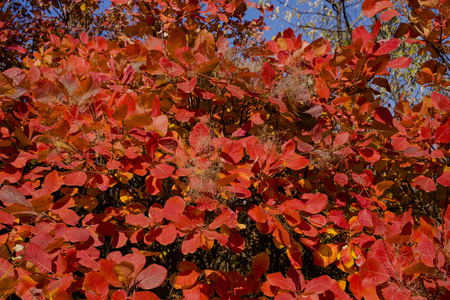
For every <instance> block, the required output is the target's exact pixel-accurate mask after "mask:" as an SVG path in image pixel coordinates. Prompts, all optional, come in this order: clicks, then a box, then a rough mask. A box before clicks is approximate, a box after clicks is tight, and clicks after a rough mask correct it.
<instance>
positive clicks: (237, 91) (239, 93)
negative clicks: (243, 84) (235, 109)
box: [225, 84, 244, 99]
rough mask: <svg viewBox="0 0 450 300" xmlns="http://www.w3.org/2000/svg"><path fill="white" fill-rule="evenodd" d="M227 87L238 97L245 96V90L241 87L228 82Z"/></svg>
mask: <svg viewBox="0 0 450 300" xmlns="http://www.w3.org/2000/svg"><path fill="white" fill-rule="evenodd" d="M225 88H226V89H227V90H228V91H229V92H230V93H231V95H233V96H235V97H237V98H238V99H242V98H244V91H243V90H241V88H239V87H237V86H235V85H232V84H227V86H226V87H225Z"/></svg>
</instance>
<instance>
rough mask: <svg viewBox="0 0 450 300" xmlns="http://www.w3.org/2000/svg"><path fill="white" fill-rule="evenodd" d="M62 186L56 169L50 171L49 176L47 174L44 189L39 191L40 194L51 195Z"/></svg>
mask: <svg viewBox="0 0 450 300" xmlns="http://www.w3.org/2000/svg"><path fill="white" fill-rule="evenodd" d="M60 187H61V181H60V180H59V175H58V171H56V170H54V171H52V172H51V173H49V174H48V175H47V176H45V179H44V186H43V187H42V190H41V191H40V193H39V196H43V195H50V194H52V193H54V192H56V191H57V190H59V189H60Z"/></svg>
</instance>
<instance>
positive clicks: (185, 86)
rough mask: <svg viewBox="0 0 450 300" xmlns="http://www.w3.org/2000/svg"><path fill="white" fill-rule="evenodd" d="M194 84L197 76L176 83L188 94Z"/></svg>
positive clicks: (192, 89) (193, 87)
mask: <svg viewBox="0 0 450 300" xmlns="http://www.w3.org/2000/svg"><path fill="white" fill-rule="evenodd" d="M196 84H197V77H195V78H194V79H191V80H189V81H184V82H179V83H177V87H178V88H179V89H180V90H182V91H183V92H185V93H186V94H190V93H192V92H193V91H194V89H195V85H196Z"/></svg>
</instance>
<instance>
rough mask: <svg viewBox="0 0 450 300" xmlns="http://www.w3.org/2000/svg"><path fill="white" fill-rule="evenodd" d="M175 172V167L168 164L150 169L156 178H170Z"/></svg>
mask: <svg viewBox="0 0 450 300" xmlns="http://www.w3.org/2000/svg"><path fill="white" fill-rule="evenodd" d="M173 171H175V167H173V166H171V165H168V164H159V165H156V166H155V167H154V168H152V169H150V173H151V174H152V176H153V177H155V178H168V177H170V176H171V175H172V173H173Z"/></svg>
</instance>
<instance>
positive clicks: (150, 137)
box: [145, 131, 158, 157]
mask: <svg viewBox="0 0 450 300" xmlns="http://www.w3.org/2000/svg"><path fill="white" fill-rule="evenodd" d="M146 138H147V140H146V141H145V149H146V150H147V153H148V155H149V156H150V157H153V155H154V154H155V152H156V150H158V134H157V133H156V132H154V131H151V132H147V134H146Z"/></svg>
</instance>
